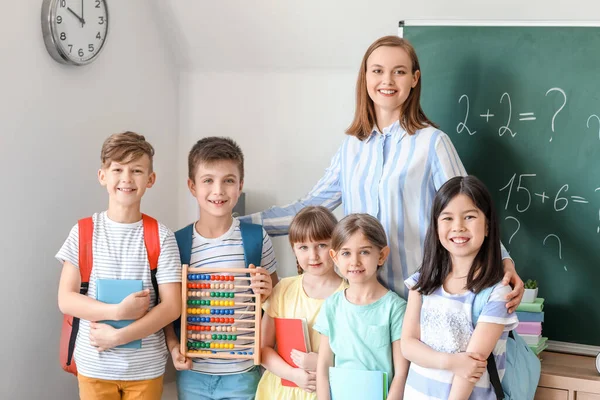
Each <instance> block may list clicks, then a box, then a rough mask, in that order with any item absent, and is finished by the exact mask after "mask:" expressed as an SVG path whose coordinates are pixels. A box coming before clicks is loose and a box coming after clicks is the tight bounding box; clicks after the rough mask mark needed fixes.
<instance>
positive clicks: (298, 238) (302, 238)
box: [288, 206, 337, 274]
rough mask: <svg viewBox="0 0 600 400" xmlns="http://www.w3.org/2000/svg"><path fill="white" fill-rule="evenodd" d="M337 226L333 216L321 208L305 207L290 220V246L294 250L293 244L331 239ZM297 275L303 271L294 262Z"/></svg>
mask: <svg viewBox="0 0 600 400" xmlns="http://www.w3.org/2000/svg"><path fill="white" fill-rule="evenodd" d="M336 225H337V219H336V218H335V215H333V214H332V213H331V211H329V210H328V209H327V208H325V207H323V206H307V207H304V208H303V209H302V210H300V212H299V213H298V214H296V216H295V217H294V219H293V220H292V223H291V224H290V229H289V232H288V237H289V239H290V245H291V246H292V249H293V248H294V243H301V242H308V241H311V242H319V241H321V240H329V239H331V235H332V234H333V230H334V228H335V226H336ZM296 267H297V268H298V274H302V273H303V272H304V270H303V269H302V268H301V267H300V264H298V260H296Z"/></svg>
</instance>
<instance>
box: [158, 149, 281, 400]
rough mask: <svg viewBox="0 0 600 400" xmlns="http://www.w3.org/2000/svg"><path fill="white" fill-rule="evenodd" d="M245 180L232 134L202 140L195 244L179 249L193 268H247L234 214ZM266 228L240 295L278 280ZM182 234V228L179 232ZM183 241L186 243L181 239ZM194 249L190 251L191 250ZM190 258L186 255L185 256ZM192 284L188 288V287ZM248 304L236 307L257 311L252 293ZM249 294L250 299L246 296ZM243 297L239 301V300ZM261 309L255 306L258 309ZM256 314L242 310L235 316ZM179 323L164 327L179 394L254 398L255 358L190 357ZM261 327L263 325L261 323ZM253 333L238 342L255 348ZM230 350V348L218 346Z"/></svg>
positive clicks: (184, 399)
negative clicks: (257, 258)
mask: <svg viewBox="0 0 600 400" xmlns="http://www.w3.org/2000/svg"><path fill="white" fill-rule="evenodd" d="M243 183H244V156H243V153H242V151H241V149H240V147H239V146H238V145H237V144H236V143H235V142H234V141H233V140H231V139H229V138H224V137H207V138H203V139H201V140H199V141H198V142H197V143H196V144H195V145H194V146H193V147H192V149H191V151H190V153H189V156H188V188H189V190H190V193H191V194H192V195H193V196H194V197H195V198H196V201H197V202H198V208H199V215H200V217H199V219H198V220H197V221H196V222H195V223H194V224H193V226H192V227H191V228H192V229H190V227H188V228H184V229H183V230H182V231H184V230H185V229H188V231H189V234H190V235H191V236H192V237H191V249H190V248H182V247H181V246H180V249H179V251H180V254H182V255H183V254H186V253H187V254H190V260H189V266H190V268H203V267H204V268H244V267H245V258H244V246H243V243H242V233H241V230H240V221H239V220H238V219H237V218H234V217H233V216H232V212H233V208H234V207H235V205H236V204H237V201H238V199H239V197H240V194H241V191H242V187H243ZM261 232H262V259H261V265H260V266H257V268H256V269H255V270H254V271H253V272H256V273H255V274H254V273H253V275H252V280H251V281H250V285H249V286H250V287H251V289H239V290H238V289H234V293H235V295H239V294H242V295H244V294H251V293H254V294H256V295H262V296H263V298H265V299H266V298H267V297H268V296H269V295H270V294H271V291H272V288H273V286H274V285H275V284H276V283H277V280H278V278H277V273H276V267H277V263H276V261H275V254H274V251H273V245H272V244H271V239H270V238H269V236H268V235H267V233H266V232H265V231H264V230H262V229H261ZM177 234H178V235H180V234H181V231H180V232H179V233H177ZM180 243H181V242H180ZM190 250H191V253H190ZM184 258H186V257H183V256H182V259H184ZM186 289H187V288H184V290H186ZM240 299H241V300H239V301H247V302H248V303H249V304H248V305H247V306H239V305H238V306H236V307H235V312H236V314H238V311H244V312H245V311H247V310H253V309H254V305H253V303H251V301H252V299H251V298H250V297H240ZM243 299H245V300H243ZM237 301H238V300H236V302H237ZM255 311H256V310H255ZM245 318H248V319H250V318H252V316H251V315H250V314H240V315H239V316H236V319H240V320H243V319H245ZM177 324H178V322H177V321H176V322H175V323H174V324H172V325H169V326H167V327H166V328H165V334H166V340H167V347H168V348H169V352H170V353H171V356H172V358H173V365H174V366H175V368H176V369H177V370H178V371H177V394H178V396H179V399H180V400H188V399H206V400H219V399H239V400H251V399H254V396H255V393H256V387H257V385H258V381H259V380H260V371H259V369H258V367H257V366H255V365H254V362H253V361H252V360H251V359H218V358H194V359H193V361H192V360H190V359H189V358H186V357H185V356H184V355H182V354H181V352H180V343H179V337H178V335H177V334H176V333H175V328H178V326H177ZM257 328H260V327H257ZM250 336H253V335H251V333H250V332H248V333H245V334H244V333H242V332H238V334H237V341H236V345H238V346H247V347H248V348H251V347H252V346H253V345H254V340H253V338H250ZM215 351H216V352H217V353H218V352H220V351H222V352H224V353H229V352H230V350H228V349H222V350H219V349H217V350H215Z"/></svg>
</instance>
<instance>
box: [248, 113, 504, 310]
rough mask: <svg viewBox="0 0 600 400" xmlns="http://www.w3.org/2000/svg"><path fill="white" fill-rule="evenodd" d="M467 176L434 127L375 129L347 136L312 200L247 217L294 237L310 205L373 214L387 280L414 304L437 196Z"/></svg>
mask: <svg viewBox="0 0 600 400" xmlns="http://www.w3.org/2000/svg"><path fill="white" fill-rule="evenodd" d="M466 174H467V173H466V171H465V168H464V167H463V164H462V162H461V161H460V158H459V157H458V154H457V153H456V149H455V148H454V146H453V145H452V142H451V141H450V138H449V137H448V135H446V134H445V133H444V132H442V131H440V130H439V129H435V128H433V127H427V128H424V129H419V130H418V131H417V132H416V133H415V134H414V135H409V134H408V133H407V132H406V131H405V130H404V129H403V128H402V127H401V126H400V123H399V122H398V121H396V122H394V123H393V124H392V125H390V126H388V127H387V128H385V129H383V132H381V133H380V132H379V131H378V130H376V129H373V132H372V133H371V135H370V136H369V137H367V138H366V139H365V140H363V141H360V140H358V139H357V138H356V137H354V136H346V139H345V140H344V142H343V143H342V145H341V146H340V148H339V149H338V151H337V153H336V154H335V155H334V157H333V159H332V160H331V165H330V166H329V168H327V171H326V172H325V175H323V177H322V178H321V179H320V180H319V182H318V183H317V184H316V185H315V186H314V187H313V188H312V190H311V191H310V192H309V193H308V195H306V196H305V197H304V198H302V199H300V200H298V201H296V202H294V203H292V204H288V205H287V206H283V207H272V208H270V209H268V210H266V211H263V212H260V213H256V214H252V215H249V216H246V217H244V218H242V219H241V220H242V221H246V222H254V223H256V224H261V225H263V226H264V228H265V230H266V231H267V233H269V235H271V236H277V235H286V234H287V233H288V229H289V226H290V223H291V222H292V219H293V218H294V216H295V215H296V213H298V212H299V211H300V210H301V209H302V208H303V207H305V206H317V205H321V206H324V207H327V208H329V209H330V210H334V209H335V208H337V207H338V206H339V205H340V204H342V205H343V207H344V215H348V214H351V213H367V214H370V215H372V216H374V217H375V218H377V219H378V220H379V221H380V222H381V224H382V225H383V228H384V229H385V233H386V235H387V238H388V243H389V246H390V255H389V257H388V258H387V260H386V262H385V264H384V265H383V266H382V267H381V268H379V270H378V274H379V277H380V278H381V280H382V282H383V283H385V285H386V286H387V287H388V288H389V289H391V290H394V291H395V292H396V293H398V294H400V295H401V296H402V297H404V298H405V299H406V298H408V292H406V291H405V288H404V284H403V282H404V280H405V279H406V278H407V277H409V276H410V275H412V274H413V273H415V272H416V271H417V269H418V268H419V266H420V265H421V262H422V261H423V243H424V241H425V233H426V232H427V227H428V225H429V219H430V218H431V217H430V216H431V205H432V202H433V198H434V196H435V193H436V192H437V190H438V189H439V188H440V187H441V186H442V185H443V184H444V183H445V182H446V181H447V180H448V179H450V178H453V177H455V176H464V175H466ZM502 250H503V252H502V256H503V258H507V257H508V253H507V252H506V251H505V250H504V247H503V248H502Z"/></svg>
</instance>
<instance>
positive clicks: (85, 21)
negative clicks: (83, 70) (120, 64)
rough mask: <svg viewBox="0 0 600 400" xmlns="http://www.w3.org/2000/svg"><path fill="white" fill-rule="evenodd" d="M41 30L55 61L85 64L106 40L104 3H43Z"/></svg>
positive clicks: (63, 0)
mask: <svg viewBox="0 0 600 400" xmlns="http://www.w3.org/2000/svg"><path fill="white" fill-rule="evenodd" d="M42 28H43V31H44V41H45V43H46V48H47V49H48V52H49V53H50V55H51V56H52V57H53V58H54V59H55V60H57V61H59V62H61V63H64V64H72V65H84V64H87V63H89V62H91V61H92V60H94V58H95V57H96V56H97V55H98V53H99V52H100V50H101V49H102V46H103V45H104V42H105V40H106V35H107V33H108V8H107V7H106V1H105V0H44V4H43V6H42Z"/></svg>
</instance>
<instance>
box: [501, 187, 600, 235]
mask: <svg viewBox="0 0 600 400" xmlns="http://www.w3.org/2000/svg"><path fill="white" fill-rule="evenodd" d="M598 189H600V188H598ZM507 219H514V220H515V221H516V222H517V229H515V231H514V233H513V234H512V235H510V238H508V244H510V242H511V241H512V240H513V237H515V235H516V234H517V232H519V229H521V223H520V222H519V220H518V219H516V218H515V217H513V216H510V215H509V216H508V217H506V218H504V220H505V221H506V220H507Z"/></svg>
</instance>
